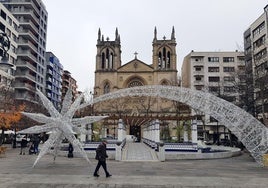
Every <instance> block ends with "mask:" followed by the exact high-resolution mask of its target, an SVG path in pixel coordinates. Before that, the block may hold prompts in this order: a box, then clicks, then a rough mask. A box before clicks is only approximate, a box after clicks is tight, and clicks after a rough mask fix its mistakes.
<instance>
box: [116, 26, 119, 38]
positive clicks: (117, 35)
mask: <svg viewBox="0 0 268 188" xmlns="http://www.w3.org/2000/svg"><path fill="white" fill-rule="evenodd" d="M118 37H119V34H118V29H117V28H116V29H115V40H116V41H118V39H119V38H118Z"/></svg>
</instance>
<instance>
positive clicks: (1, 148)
mask: <svg viewBox="0 0 268 188" xmlns="http://www.w3.org/2000/svg"><path fill="white" fill-rule="evenodd" d="M6 150H7V147H6V146H0V155H5V154H6Z"/></svg>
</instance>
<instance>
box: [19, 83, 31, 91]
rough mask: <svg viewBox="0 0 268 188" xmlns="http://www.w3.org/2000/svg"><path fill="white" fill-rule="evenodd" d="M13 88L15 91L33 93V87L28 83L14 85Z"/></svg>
mask: <svg viewBox="0 0 268 188" xmlns="http://www.w3.org/2000/svg"><path fill="white" fill-rule="evenodd" d="M14 88H16V89H26V90H29V91H35V87H34V86H32V85H31V84H28V83H15V84H14Z"/></svg>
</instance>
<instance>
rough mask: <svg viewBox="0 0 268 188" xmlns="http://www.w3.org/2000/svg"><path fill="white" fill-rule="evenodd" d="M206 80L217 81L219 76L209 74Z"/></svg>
mask: <svg viewBox="0 0 268 188" xmlns="http://www.w3.org/2000/svg"><path fill="white" fill-rule="evenodd" d="M208 81H209V82H219V81H220V77H219V76H210V77H208Z"/></svg>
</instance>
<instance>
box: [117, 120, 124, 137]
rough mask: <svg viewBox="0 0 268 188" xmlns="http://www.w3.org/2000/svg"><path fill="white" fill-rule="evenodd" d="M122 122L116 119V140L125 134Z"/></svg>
mask: <svg viewBox="0 0 268 188" xmlns="http://www.w3.org/2000/svg"><path fill="white" fill-rule="evenodd" d="M124 132H126V131H124V124H123V120H122V119H119V120H118V129H117V134H118V138H117V139H118V141H123V140H124V138H125V137H126V135H125V134H124Z"/></svg>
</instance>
